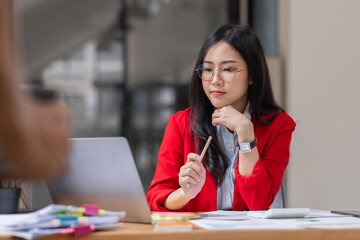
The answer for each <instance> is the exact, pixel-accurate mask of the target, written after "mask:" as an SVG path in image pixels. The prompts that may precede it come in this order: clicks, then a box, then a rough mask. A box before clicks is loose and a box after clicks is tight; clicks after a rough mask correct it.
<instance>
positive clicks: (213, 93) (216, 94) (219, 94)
mask: <svg viewBox="0 0 360 240" xmlns="http://www.w3.org/2000/svg"><path fill="white" fill-rule="evenodd" d="M211 94H212V95H213V96H221V95H224V94H225V92H222V91H211Z"/></svg>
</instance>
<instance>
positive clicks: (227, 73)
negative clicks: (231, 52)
mask: <svg viewBox="0 0 360 240" xmlns="http://www.w3.org/2000/svg"><path fill="white" fill-rule="evenodd" d="M246 69H247V68H242V69H240V70H235V68H233V67H229V66H224V67H221V68H219V69H212V68H211V67H208V66H204V65H203V64H201V65H199V66H198V67H197V68H196V69H195V71H196V72H197V73H198V75H199V77H200V78H201V79H202V80H204V81H210V80H211V79H212V78H213V77H214V72H215V71H217V72H218V73H219V75H220V77H221V79H222V80H224V81H226V82H230V81H232V80H234V79H235V76H236V73H238V72H241V71H244V70H246Z"/></svg>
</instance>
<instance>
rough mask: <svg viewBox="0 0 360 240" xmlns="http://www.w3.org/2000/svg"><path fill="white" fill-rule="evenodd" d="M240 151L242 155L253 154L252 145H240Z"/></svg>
mask: <svg viewBox="0 0 360 240" xmlns="http://www.w3.org/2000/svg"><path fill="white" fill-rule="evenodd" d="M240 151H241V152H242V153H247V152H251V147H250V143H240Z"/></svg>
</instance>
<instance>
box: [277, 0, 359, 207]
mask: <svg viewBox="0 0 360 240" xmlns="http://www.w3.org/2000/svg"><path fill="white" fill-rule="evenodd" d="M279 3H280V4H279V6H280V7H279V9H280V21H281V22H280V35H281V36H282V37H281V38H280V40H281V41H280V44H281V46H280V48H282V50H281V54H282V55H283V56H282V57H283V60H284V63H285V65H284V67H285V68H284V72H285V79H286V106H287V110H288V112H289V114H290V115H291V116H292V117H293V119H294V120H295V121H296V122H297V127H296V130H295V133H294V135H293V141H292V147H291V149H292V150H291V159H290V165H289V167H288V170H287V173H286V179H287V180H286V187H287V188H286V189H287V203H288V207H312V208H318V209H336V208H337V209H351V208H357V209H359V208H360V188H359V187H358V186H359V184H360V151H359V150H360V113H359V109H360V107H359V103H360V60H359V59H360V27H359V26H358V24H359V23H360V14H359V9H360V1H358V0H342V1H339V0H316V1H314V0H301V1H298V0H290V1H288V0H285V1H283V0H280V1H279ZM286 19H287V20H286ZM283 21H286V22H283Z"/></svg>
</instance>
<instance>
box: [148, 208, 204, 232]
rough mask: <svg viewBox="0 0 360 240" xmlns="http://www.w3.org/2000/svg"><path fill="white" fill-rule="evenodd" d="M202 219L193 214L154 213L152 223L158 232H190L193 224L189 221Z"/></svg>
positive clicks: (198, 215)
mask: <svg viewBox="0 0 360 240" xmlns="http://www.w3.org/2000/svg"><path fill="white" fill-rule="evenodd" d="M198 218H200V214H196V213H193V212H153V213H152V214H151V222H152V224H154V229H155V230H157V231H188V230H192V227H193V224H192V223H190V222H189V220H193V219H198Z"/></svg>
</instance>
